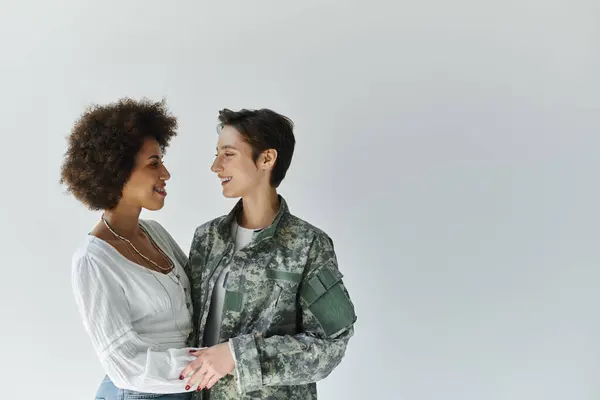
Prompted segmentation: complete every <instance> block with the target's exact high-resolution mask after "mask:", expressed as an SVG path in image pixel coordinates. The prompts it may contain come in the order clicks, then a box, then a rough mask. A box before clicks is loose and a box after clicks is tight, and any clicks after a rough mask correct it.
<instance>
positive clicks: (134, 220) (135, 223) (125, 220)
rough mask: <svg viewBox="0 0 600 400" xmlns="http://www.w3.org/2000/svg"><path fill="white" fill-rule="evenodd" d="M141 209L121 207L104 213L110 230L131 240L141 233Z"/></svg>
mask: <svg viewBox="0 0 600 400" xmlns="http://www.w3.org/2000/svg"><path fill="white" fill-rule="evenodd" d="M141 212H142V209H141V208H138V207H119V206H117V207H116V208H114V209H112V210H106V211H104V219H105V220H106V222H108V224H109V225H110V228H111V229H112V230H113V231H115V233H117V234H118V235H120V236H123V237H125V238H128V239H131V238H133V237H135V236H137V235H138V234H139V232H140V226H139V220H140V213H141Z"/></svg>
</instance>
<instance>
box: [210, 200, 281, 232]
mask: <svg viewBox="0 0 600 400" xmlns="http://www.w3.org/2000/svg"><path fill="white" fill-rule="evenodd" d="M277 198H278V199H279V211H278V212H277V215H275V218H274V219H273V222H271V224H270V225H269V226H268V227H266V228H264V229H262V230H260V231H259V233H258V234H257V235H256V241H257V242H260V241H263V240H267V239H271V238H272V237H273V236H275V233H276V232H277V229H278V228H279V225H280V223H281V220H282V218H283V216H284V215H285V214H289V208H288V205H287V203H286V201H285V200H284V198H283V197H282V196H281V195H277ZM243 207H244V206H243V201H242V199H240V200H239V201H238V202H237V203H236V205H235V206H234V207H233V209H232V210H231V211H230V212H229V214H227V215H226V216H225V218H223V220H221V222H220V223H219V224H218V225H217V232H219V235H220V236H221V237H222V238H223V240H225V241H227V240H233V238H232V237H231V226H232V223H233V221H234V220H235V219H237V218H238V217H239V216H240V215H241V213H242V209H243Z"/></svg>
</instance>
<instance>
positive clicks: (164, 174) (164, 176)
mask: <svg viewBox="0 0 600 400" xmlns="http://www.w3.org/2000/svg"><path fill="white" fill-rule="evenodd" d="M160 179H162V180H163V181H168V180H169V179H171V173H170V172H169V170H168V169H167V167H165V166H164V165H163V170H162V174H161V176H160Z"/></svg>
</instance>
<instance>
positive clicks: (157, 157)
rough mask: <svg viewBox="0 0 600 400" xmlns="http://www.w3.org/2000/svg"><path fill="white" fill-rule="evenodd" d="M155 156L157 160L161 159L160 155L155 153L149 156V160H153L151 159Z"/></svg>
mask: <svg viewBox="0 0 600 400" xmlns="http://www.w3.org/2000/svg"><path fill="white" fill-rule="evenodd" d="M153 158H154V159H156V160H160V157H159V156H157V155H156V154H154V155H152V156H150V157H148V160H151V159H153Z"/></svg>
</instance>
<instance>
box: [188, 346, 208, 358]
mask: <svg viewBox="0 0 600 400" xmlns="http://www.w3.org/2000/svg"><path fill="white" fill-rule="evenodd" d="M206 349H207V347H201V348H199V349H195V350H194V349H191V350H190V354H191V355H192V356H196V357H198V356H199V355H200V354H202V353H204V351H205V350H206Z"/></svg>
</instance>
